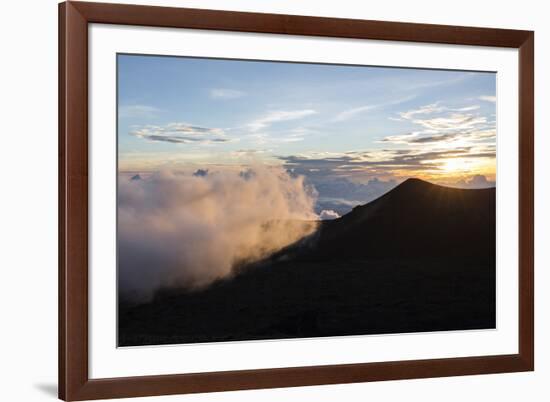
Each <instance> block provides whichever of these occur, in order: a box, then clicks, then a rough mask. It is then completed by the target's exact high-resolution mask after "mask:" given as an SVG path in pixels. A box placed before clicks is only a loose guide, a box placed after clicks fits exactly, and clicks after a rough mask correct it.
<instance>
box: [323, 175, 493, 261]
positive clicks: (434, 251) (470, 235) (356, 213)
mask: <svg viewBox="0 0 550 402" xmlns="http://www.w3.org/2000/svg"><path fill="white" fill-rule="evenodd" d="M495 195H496V192H495V188H487V189H479V190H465V189H458V188H450V187H443V186H438V185H435V184H431V183H428V182H426V181H423V180H420V179H408V180H406V181H404V182H403V183H401V184H400V185H399V186H397V187H396V188H394V189H393V190H391V191H389V192H388V193H386V194H385V195H383V196H382V197H380V198H378V199H376V200H374V201H373V202H370V203H368V204H366V205H362V206H358V207H355V208H354V209H353V210H352V211H351V212H350V213H348V214H346V215H344V216H343V217H341V218H339V219H335V220H332V221H324V222H323V224H322V227H321V232H320V237H319V243H318V245H317V247H316V250H315V254H316V257H318V258H340V257H341V256H343V255H345V256H347V257H367V256H368V257H383V256H393V257H422V256H426V255H430V256H433V257H435V256H438V257H458V256H459V257H484V258H492V257H494V255H495V252H496V231H495V220H496V208H495V207H496V198H495Z"/></svg>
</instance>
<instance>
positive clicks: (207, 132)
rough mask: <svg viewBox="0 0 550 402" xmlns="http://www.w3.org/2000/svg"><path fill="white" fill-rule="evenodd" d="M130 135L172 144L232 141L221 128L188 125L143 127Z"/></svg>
mask: <svg viewBox="0 0 550 402" xmlns="http://www.w3.org/2000/svg"><path fill="white" fill-rule="evenodd" d="M130 134H131V135H133V136H135V137H138V138H142V139H144V140H148V141H153V142H168V143H172V144H212V143H223V142H229V141H232V139H230V138H228V137H227V136H226V135H225V133H224V130H222V129H220V128H208V127H201V126H195V125H190V124H187V123H170V124H166V125H164V126H155V125H147V126H141V127H136V128H135V129H134V130H132V131H130Z"/></svg>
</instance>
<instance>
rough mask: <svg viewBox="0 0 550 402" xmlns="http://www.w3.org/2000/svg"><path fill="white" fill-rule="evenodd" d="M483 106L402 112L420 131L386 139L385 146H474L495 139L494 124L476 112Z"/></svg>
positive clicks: (433, 106)
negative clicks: (476, 143) (479, 142)
mask: <svg viewBox="0 0 550 402" xmlns="http://www.w3.org/2000/svg"><path fill="white" fill-rule="evenodd" d="M478 109H479V105H470V106H464V107H459V108H456V107H455V108H452V107H447V106H443V105H441V103H440V102H436V103H432V104H429V105H425V106H421V107H419V108H417V109H413V110H409V111H406V112H400V113H399V115H400V116H401V118H402V120H404V121H410V122H411V123H413V124H415V125H418V126H420V127H419V128H420V130H416V131H411V132H408V133H404V134H398V135H390V136H386V137H384V138H383V139H382V140H381V141H378V142H383V143H391V144H406V145H416V146H420V145H434V144H440V145H444V144H445V143H446V144H447V145H450V144H453V145H457V143H459V144H460V145H462V146H464V145H474V143H475V142H478V141H489V140H494V138H495V136H496V128H495V127H494V122H490V121H488V119H487V117H486V116H483V115H479V114H477V113H475V111H476V110H478Z"/></svg>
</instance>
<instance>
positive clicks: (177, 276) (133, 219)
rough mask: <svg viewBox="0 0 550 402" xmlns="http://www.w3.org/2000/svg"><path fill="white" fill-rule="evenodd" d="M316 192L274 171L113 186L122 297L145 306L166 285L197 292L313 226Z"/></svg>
mask: <svg viewBox="0 0 550 402" xmlns="http://www.w3.org/2000/svg"><path fill="white" fill-rule="evenodd" d="M315 201H316V193H315V190H314V189H313V188H310V187H308V186H307V185H305V184H304V178H303V176H297V177H294V176H293V177H291V176H289V175H288V173H287V172H286V171H285V170H284V169H282V168H278V167H266V166H255V167H253V168H252V169H250V170H247V171H244V172H242V171H241V172H239V171H236V170H234V169H222V170H220V171H216V172H208V171H204V174H200V175H192V174H182V173H178V172H175V171H169V170H166V171H161V172H159V173H155V174H153V175H152V176H150V177H148V178H145V179H142V178H141V177H140V178H139V179H137V180H129V179H127V178H125V177H121V178H120V180H119V184H118V264H119V265H118V267H119V271H118V272H119V291H120V295H121V297H122V298H123V299H128V300H142V301H146V300H147V299H149V298H150V297H152V296H153V295H154V293H155V291H157V290H158V289H160V288H163V287H183V288H201V287H205V286H207V285H209V284H210V283H212V282H213V281H215V280H217V279H220V278H224V277H228V276H230V275H231V274H232V273H233V270H234V268H235V266H236V265H238V264H240V263H245V262H254V261H258V260H260V259H262V258H265V257H267V256H269V255H270V254H272V253H274V252H276V251H278V250H280V249H282V248H284V247H285V246H288V245H290V244H293V243H295V242H297V241H300V240H301V239H303V238H306V237H307V236H309V235H311V234H312V233H313V232H315V230H316V228H317V225H318V223H317V220H318V219H319V218H318V216H317V215H316V214H315V212H314V205H315Z"/></svg>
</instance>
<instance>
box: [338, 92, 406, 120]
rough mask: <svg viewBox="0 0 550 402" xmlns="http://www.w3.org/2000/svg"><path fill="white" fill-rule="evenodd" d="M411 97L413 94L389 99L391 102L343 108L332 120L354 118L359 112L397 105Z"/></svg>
mask: <svg viewBox="0 0 550 402" xmlns="http://www.w3.org/2000/svg"><path fill="white" fill-rule="evenodd" d="M413 98H414V96H407V97H405V98H401V99H397V100H394V101H391V102H383V103H379V104H374V105H365V106H359V107H355V108H352V109H348V110H344V111H343V112H340V113H338V114H337V115H336V116H335V117H334V118H333V119H332V121H333V122H339V121H345V120H349V119H351V118H354V117H355V116H357V115H359V114H362V113H365V112H369V111H371V110H373V109H378V108H382V107H386V106H392V105H398V104H400V103H404V102H407V101H409V100H411V99H413Z"/></svg>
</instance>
